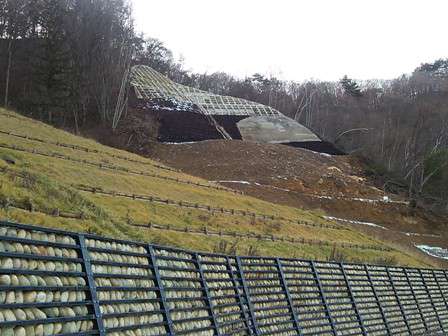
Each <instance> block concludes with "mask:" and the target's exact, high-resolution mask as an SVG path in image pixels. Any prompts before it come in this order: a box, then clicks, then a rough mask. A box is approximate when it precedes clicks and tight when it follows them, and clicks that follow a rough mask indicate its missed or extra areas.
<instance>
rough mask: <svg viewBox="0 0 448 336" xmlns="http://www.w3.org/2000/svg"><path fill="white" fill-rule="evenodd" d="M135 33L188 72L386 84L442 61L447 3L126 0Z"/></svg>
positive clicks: (447, 50) (446, 51)
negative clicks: (156, 43) (155, 42)
mask: <svg viewBox="0 0 448 336" xmlns="http://www.w3.org/2000/svg"><path fill="white" fill-rule="evenodd" d="M133 3H134V12H135V18H136V25H137V28H138V29H139V30H140V31H142V32H144V33H145V35H146V36H150V37H156V38H158V39H160V40H162V41H164V42H165V43H166V45H167V46H168V47H169V48H170V49H172V50H173V51H174V52H175V55H176V56H177V57H179V56H180V55H182V56H183V57H184V60H185V66H186V68H187V69H190V70H193V71H196V72H214V71H225V72H228V73H230V74H233V75H237V76H240V77H241V76H246V75H251V74H253V73H255V72H261V73H265V74H273V75H276V76H278V77H280V78H283V79H293V80H304V79H309V78H315V79H322V80H335V79H339V78H341V77H342V76H343V75H344V74H347V75H349V76H350V77H353V78H357V79H370V78H384V79H388V78H393V77H396V76H399V75H400V74H402V73H409V72H411V71H412V70H413V69H414V68H415V67H416V66H418V65H419V64H420V63H422V62H429V61H433V60H435V59H437V58H446V57H448V40H447V32H448V27H447V16H446V15H447V13H448V1H447V0H424V1H423V0H422V1H414V0H270V1H266V0H157V1H156V0H133Z"/></svg>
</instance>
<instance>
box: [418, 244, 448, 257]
mask: <svg viewBox="0 0 448 336" xmlns="http://www.w3.org/2000/svg"><path fill="white" fill-rule="evenodd" d="M414 246H415V247H416V248H418V249H419V250H420V251H422V252H424V253H426V254H428V255H430V256H432V257H435V258H439V259H445V260H448V249H446V248H443V247H439V246H429V245H414Z"/></svg>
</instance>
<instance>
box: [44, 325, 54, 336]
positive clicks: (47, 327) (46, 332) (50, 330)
mask: <svg viewBox="0 0 448 336" xmlns="http://www.w3.org/2000/svg"><path fill="white" fill-rule="evenodd" d="M53 334H54V325H53V324H52V323H49V324H45V325H44V335H45V336H50V335H53Z"/></svg>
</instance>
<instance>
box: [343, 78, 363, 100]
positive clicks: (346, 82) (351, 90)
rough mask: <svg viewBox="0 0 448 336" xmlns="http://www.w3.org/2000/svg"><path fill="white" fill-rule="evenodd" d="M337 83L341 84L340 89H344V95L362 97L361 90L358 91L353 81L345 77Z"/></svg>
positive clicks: (357, 86) (356, 84) (358, 88)
mask: <svg viewBox="0 0 448 336" xmlns="http://www.w3.org/2000/svg"><path fill="white" fill-rule="evenodd" d="M339 82H340V83H341V85H342V87H343V88H344V92H345V93H346V94H349V95H351V96H353V97H361V96H362V92H361V89H360V87H359V85H358V83H356V81H354V80H353V79H351V78H348V77H347V75H345V76H344V77H342V79H341V80H340V81H339Z"/></svg>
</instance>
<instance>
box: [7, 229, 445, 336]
mask: <svg viewBox="0 0 448 336" xmlns="http://www.w3.org/2000/svg"><path fill="white" fill-rule="evenodd" d="M447 331H448V273H447V271H445V270H437V269H416V268H402V267H385V266H374V265H358V264H342V263H333V262H314V261H308V260H299V259H286V258H265V257H234V256H226V255H220V254H210V253H196V252H192V251H186V250H181V249H176V248H168V247H160V246H154V245H151V244H143V243H137V242H131V241H122V240H114V239H108V238H103V237H99V236H94V235H88V234H76V233H70V232H65V231H59V230H51V229H46V228H38V227H34V226H28V225H21V224H15V223H9V222H0V335H2V336H3V335H5V336H27V335H53V334H57V335H62V336H82V335H99V336H103V335H104V336H106V335H108V336H109V335H112V336H118V335H120V336H121V335H129V336H169V335H173V336H174V335H204V336H212V335H217V336H219V335H222V336H224V335H226V336H227V335H229V336H230V335H236V336H252V335H254V336H257V335H288V336H289V335H291V336H292V335H300V336H302V335H303V336H311V335H324V336H348V335H361V336H367V335H369V336H370V335H371V336H386V335H420V334H427V335H445V334H446V333H447Z"/></svg>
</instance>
